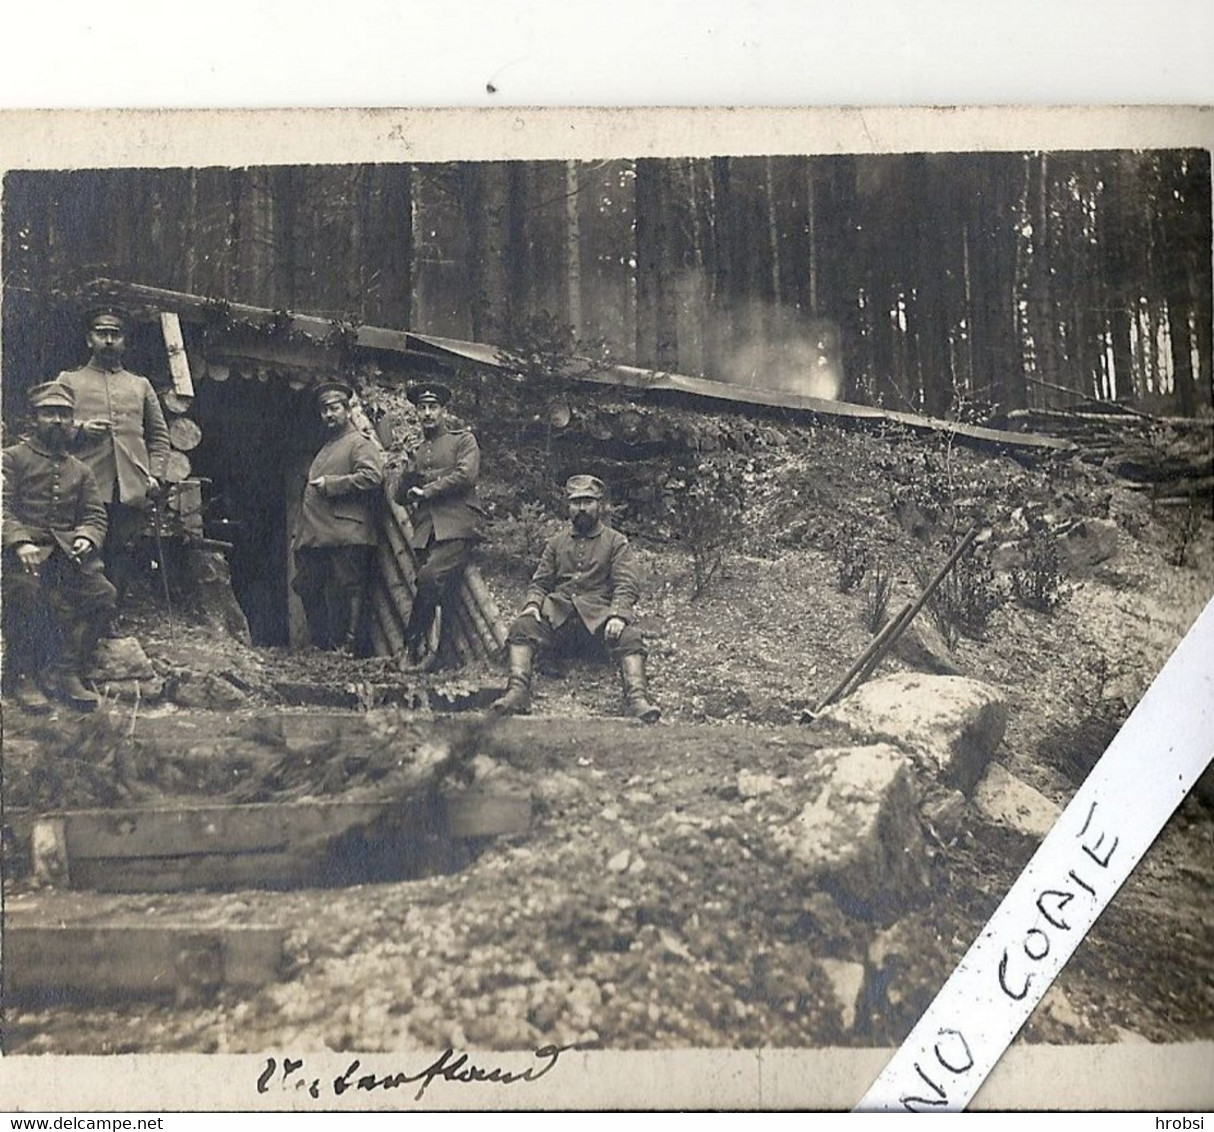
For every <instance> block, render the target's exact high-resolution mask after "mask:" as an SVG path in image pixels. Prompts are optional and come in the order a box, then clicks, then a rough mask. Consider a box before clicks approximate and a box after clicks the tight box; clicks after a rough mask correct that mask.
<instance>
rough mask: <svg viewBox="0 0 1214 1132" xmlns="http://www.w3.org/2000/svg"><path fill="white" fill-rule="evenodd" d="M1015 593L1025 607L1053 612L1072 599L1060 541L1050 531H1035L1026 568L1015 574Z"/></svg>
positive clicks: (1015, 570) (1027, 555)
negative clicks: (1063, 565) (1064, 570)
mask: <svg viewBox="0 0 1214 1132" xmlns="http://www.w3.org/2000/svg"><path fill="white" fill-rule="evenodd" d="M1011 578H1012V593H1013V594H1015V595H1016V600H1017V601H1019V602H1020V603H1021V605H1024V606H1027V607H1028V608H1029V609H1036V610H1038V611H1039V612H1041V613H1051V612H1053V610H1055V609H1057V608H1058V606H1059V605H1061V604H1062V602H1064V601H1065V600H1066V599H1067V597H1068V590H1067V586H1066V583H1065V581H1064V579H1063V572H1062V555H1061V554H1060V553H1059V551H1058V540H1057V539H1056V538H1055V537H1054V536H1053V535H1052V534H1050V532H1049V531H1047V530H1044V529H1039V530H1035V531H1032V532H1031V533H1030V534H1029V537H1028V545H1027V547H1026V548H1025V561H1024V565H1023V566H1019V567H1016V568H1015V569H1013V570H1012V572H1011Z"/></svg>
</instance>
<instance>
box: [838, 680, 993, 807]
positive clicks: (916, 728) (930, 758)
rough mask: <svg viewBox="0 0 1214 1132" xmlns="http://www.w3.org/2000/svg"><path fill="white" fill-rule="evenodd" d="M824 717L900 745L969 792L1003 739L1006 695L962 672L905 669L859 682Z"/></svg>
mask: <svg viewBox="0 0 1214 1132" xmlns="http://www.w3.org/2000/svg"><path fill="white" fill-rule="evenodd" d="M822 718H824V719H830V720H834V721H837V722H839V723H843V724H846V725H847V726H848V727H849V728H851V730H852V731H853V732H856V733H858V734H861V735H863V736H865V737H866V738H868V739H873V740H884V741H885V742H889V743H896V744H898V745H899V746H901V747H902V748H903V749H904V750H906V751H909V752H910V753H911V755H912V756H914V757H915V759H916V761H917V762H918V763H919V764H921V765H922V767H923V769H924V770H926V771H927V772H929V773H930V774H931V775H932V776H933V777H937V778H939V780H940V781H941V782H942V783H943V784H944V785H946V786H952V787H955V788H956V789H958V790H960V791H962V792H963V793H964V794H966V795H967V796H968V795H970V794H972V793H973V790H974V787H975V786H977V784H978V779H979V778H981V777H982V772H983V771H984V770H985V769H986V766H987V764H988V763H989V762H990V761H991V759H992V758H993V757H994V754H995V749H996V748H997V747H998V746H999V743H1000V741H1001V740H1002V739H1003V731H1004V728H1005V727H1006V726H1007V699H1006V697H1005V696H1004V694H1003V693H1002V692H1001V691H999V689H997V688H993V687H991V686H990V685H989V684H984V683H982V682H981V681H979V680H971V679H969V678H968V677H966V676H926V675H921V674H919V673H914V672H903V673H899V674H898V675H896V676H887V677H885V678H883V679H881V680H874V681H872V682H871V683H869V684H863V685H861V686H860V688H859V689H858V690H857V691H855V692H853V693H852V694H851V695H850V696H848V697H847V699H845V700H844V701H843V702H842V703H840V704H837V705H836V706H834V707H832V708H830V709H829V710H828V711H826V712H824V713H823V716H822Z"/></svg>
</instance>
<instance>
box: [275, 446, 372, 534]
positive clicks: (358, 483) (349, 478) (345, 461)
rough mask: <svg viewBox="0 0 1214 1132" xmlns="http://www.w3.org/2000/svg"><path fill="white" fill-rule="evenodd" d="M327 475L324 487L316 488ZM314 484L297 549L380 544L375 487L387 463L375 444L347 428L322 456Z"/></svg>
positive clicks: (308, 490) (307, 492) (307, 491)
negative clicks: (375, 511) (377, 531)
mask: <svg viewBox="0 0 1214 1132" xmlns="http://www.w3.org/2000/svg"><path fill="white" fill-rule="evenodd" d="M322 476H323V477H324V486H323V487H313V486H312V483H311V481H312V480H315V479H319V478H320V477H322ZM308 481H309V482H308V484H307V486H306V487H305V488H304V495H303V514H302V519H301V522H300V526H299V536H298V541H297V543H296V545H297V546H301V547H319V546H374V545H375V543H376V541H377V537H376V532H375V523H374V514H373V508H374V496H373V489H374V488H377V487H379V486H380V485H381V484H382V483H383V482H384V463H383V458H382V457H381V455H380V452H379V449H378V448H377V447H376V446H375V444H374V443H372V442H371V441H370V440H368V439H367V437H365V436H363V434H362V433H361V432H359V431H358V429H356V428H355V427H354V426H353V425H352V424H347V425H346V427H345V429H343V430H342V432H340V433H339V434H338V435H337V436H334V437H331V438H330V439H329V440H327V441H325V443H324V445H323V446H322V447H321V449H320V451H319V452H317V453H316V456H315V457H314V458H313V460H312V466H311V467H310V468H309V469H308Z"/></svg>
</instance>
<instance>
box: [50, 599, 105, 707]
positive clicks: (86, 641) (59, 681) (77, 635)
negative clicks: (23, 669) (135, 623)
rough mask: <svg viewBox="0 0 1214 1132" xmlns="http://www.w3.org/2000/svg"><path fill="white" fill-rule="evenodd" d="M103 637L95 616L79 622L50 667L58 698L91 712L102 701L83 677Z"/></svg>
mask: <svg viewBox="0 0 1214 1132" xmlns="http://www.w3.org/2000/svg"><path fill="white" fill-rule="evenodd" d="M100 636H101V622H100V621H98V620H95V619H93V618H88V619H86V620H82V621H77V622H76V623H75V624H74V625H72V626H71V628H70V629H69V630H68V632H67V640H66V641H65V642H64V647H63V649H62V651H61V652H60V654H59V657H58V659H57V661H56V663H55V665H54V666H53V667H52V669H51V683H52V684H53V686H54V688H55V691H56V693H57V694H58V696H59V698H60V699H62V700H65V701H67V702H68V703H69V704H71V705H72V707H74V708H77V709H79V710H80V711H92V710H93V709H94V708H95V707H96V706H97V704H98V703H99V702H100V697H99V696H98V695H97V693H96V692H93V691H91V690H90V689H88V688H86V687H85V686H84V682H83V681H82V680H81V679H80V676H81V674H82V673H83V672H84V671H85V670H86V669H87V668H88V663H89V660H90V659H91V658H92V655H93V649H94V648H96V647H97V639H98V638H99V637H100Z"/></svg>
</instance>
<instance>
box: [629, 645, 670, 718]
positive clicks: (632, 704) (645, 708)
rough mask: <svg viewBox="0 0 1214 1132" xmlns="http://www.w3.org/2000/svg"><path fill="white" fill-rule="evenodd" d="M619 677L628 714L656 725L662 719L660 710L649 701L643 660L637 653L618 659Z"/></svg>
mask: <svg viewBox="0 0 1214 1132" xmlns="http://www.w3.org/2000/svg"><path fill="white" fill-rule="evenodd" d="M620 676H621V677H622V678H623V681H624V699H625V700H626V701H627V702H628V714H629V715H633V716H636V718H637V719H640V720H642V721H644V722H645V723H657V721H658V720H659V719H661V718H662V712H661V709H660V708H659V707H658V706H657V704H655V703H653V702H652V701H651V700H650V699H649V690H648V687H647V685H646V682H645V658H644V657H643V656H642V655H641V654H640V653H639V652H634V653H629V654H628V655H627V656H622V657H620Z"/></svg>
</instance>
